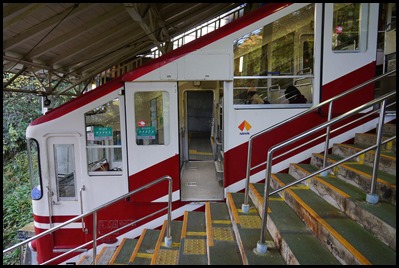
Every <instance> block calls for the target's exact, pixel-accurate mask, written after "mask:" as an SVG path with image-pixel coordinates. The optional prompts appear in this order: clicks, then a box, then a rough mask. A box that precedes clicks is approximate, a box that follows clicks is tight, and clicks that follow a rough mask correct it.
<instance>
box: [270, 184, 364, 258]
mask: <svg viewBox="0 0 399 268" xmlns="http://www.w3.org/2000/svg"><path fill="white" fill-rule="evenodd" d="M275 179H276V181H277V182H278V183H279V184H280V185H281V186H285V184H284V183H283V182H282V181H280V180H279V179H278V178H277V177H276V178H275ZM286 192H287V193H289V194H290V195H291V196H292V197H293V198H294V199H295V200H296V201H297V202H298V203H299V204H301V206H302V207H303V208H305V209H306V210H307V211H308V212H309V214H310V215H312V216H313V218H314V219H316V220H317V221H318V222H319V223H320V224H321V225H322V226H323V227H324V228H325V229H326V230H327V231H328V232H329V233H330V234H332V235H333V236H334V237H335V238H336V239H337V240H339V241H340V242H341V244H342V245H343V246H344V247H346V248H347V249H348V250H349V251H350V252H351V254H352V255H353V256H354V257H355V258H356V259H358V260H359V262H360V263H361V264H363V265H371V264H372V263H371V262H370V261H369V260H368V259H367V258H366V257H364V256H363V255H362V254H361V253H360V252H359V251H358V250H356V249H355V248H354V247H353V246H352V245H351V244H350V243H349V242H348V241H347V240H346V239H345V238H344V237H343V236H342V235H340V234H339V233H338V232H337V231H336V230H335V229H334V228H332V227H331V225H329V224H328V223H327V222H326V221H325V220H324V219H323V218H321V217H320V216H319V215H318V214H317V213H316V212H315V211H314V210H313V209H312V208H310V207H309V206H308V205H307V204H305V203H304V202H303V201H302V199H300V198H299V196H297V195H296V194H295V193H294V192H293V191H291V190H290V188H287V189H286Z"/></svg>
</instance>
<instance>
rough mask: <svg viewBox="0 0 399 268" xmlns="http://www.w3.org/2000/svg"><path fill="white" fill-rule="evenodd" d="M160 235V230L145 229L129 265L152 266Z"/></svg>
mask: <svg viewBox="0 0 399 268" xmlns="http://www.w3.org/2000/svg"><path fill="white" fill-rule="evenodd" d="M160 233H161V231H160V230H151V229H144V230H143V232H142V233H141V235H140V238H139V240H138V241H137V244H136V247H135V248H134V251H133V254H132V256H131V257H130V259H129V263H128V264H129V265H150V264H151V260H152V257H153V255H154V252H155V246H156V243H157V241H158V237H159V235H160Z"/></svg>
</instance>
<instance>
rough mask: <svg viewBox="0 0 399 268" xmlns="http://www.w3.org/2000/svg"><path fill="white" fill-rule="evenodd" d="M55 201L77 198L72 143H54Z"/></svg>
mask: <svg viewBox="0 0 399 268" xmlns="http://www.w3.org/2000/svg"><path fill="white" fill-rule="evenodd" d="M54 157H55V161H54V162H55V173H56V174H55V175H56V178H57V179H56V184H57V201H60V200H77V198H76V176H75V154H74V147H73V144H54Z"/></svg>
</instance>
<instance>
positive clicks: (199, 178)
mask: <svg viewBox="0 0 399 268" xmlns="http://www.w3.org/2000/svg"><path fill="white" fill-rule="evenodd" d="M201 84H203V85H201ZM218 85H219V83H217V82H201V83H194V82H186V83H180V85H179V98H180V99H179V115H180V120H179V124H180V137H179V138H180V166H181V171H180V186H181V200H182V201H209V200H223V199H224V190H223V181H222V180H223V178H222V176H223V175H222V174H221V173H220V171H219V170H218V168H217V160H218V157H217V154H218V153H220V152H218V151H219V149H218V148H219V146H218V144H219V143H218V140H219V137H218V135H219V133H218V131H217V129H220V122H219V121H220V120H219V119H220V116H219V108H218V106H219V100H220V90H222V89H220V88H219V87H218ZM205 86H206V87H205Z"/></svg>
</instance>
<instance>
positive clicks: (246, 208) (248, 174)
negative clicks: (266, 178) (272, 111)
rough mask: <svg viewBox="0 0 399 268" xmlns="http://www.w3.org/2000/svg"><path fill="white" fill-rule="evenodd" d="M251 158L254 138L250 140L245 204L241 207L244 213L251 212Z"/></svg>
mask: <svg viewBox="0 0 399 268" xmlns="http://www.w3.org/2000/svg"><path fill="white" fill-rule="evenodd" d="M251 158H252V137H250V138H249V142H248V156H247V176H246V179H245V194H244V203H243V204H242V205H241V209H242V211H243V212H244V213H248V212H249V204H248V195H249V178H250V176H251Z"/></svg>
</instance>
